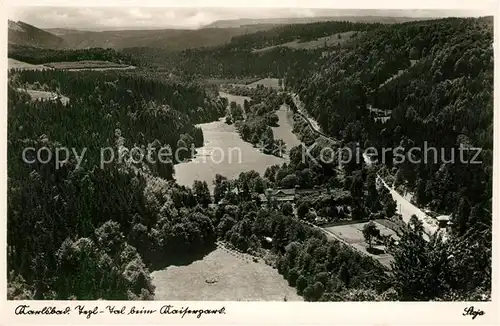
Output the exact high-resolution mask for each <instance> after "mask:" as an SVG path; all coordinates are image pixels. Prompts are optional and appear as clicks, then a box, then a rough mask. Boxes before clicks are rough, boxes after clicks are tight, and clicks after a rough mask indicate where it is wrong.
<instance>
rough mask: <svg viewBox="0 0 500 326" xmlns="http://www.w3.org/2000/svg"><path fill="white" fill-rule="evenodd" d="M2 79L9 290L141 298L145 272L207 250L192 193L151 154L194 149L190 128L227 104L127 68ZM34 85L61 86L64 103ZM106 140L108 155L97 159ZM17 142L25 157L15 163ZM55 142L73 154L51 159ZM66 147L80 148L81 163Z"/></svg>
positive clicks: (206, 223) (195, 132) (147, 285)
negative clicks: (148, 155)
mask: <svg viewBox="0 0 500 326" xmlns="http://www.w3.org/2000/svg"><path fill="white" fill-rule="evenodd" d="M10 77H11V78H10V83H9V99H8V100H9V103H8V107H9V121H8V155H9V157H8V175H9V180H8V198H9V203H8V216H9V220H8V236H7V238H8V244H9V245H8V264H9V270H10V271H9V272H10V274H9V284H10V286H11V288H10V289H9V293H10V294H9V297H12V298H35V299H68V298H70V297H76V298H78V299H98V298H103V299H134V298H140V299H150V298H152V295H153V293H154V289H153V288H152V285H151V280H150V277H149V272H148V267H150V266H154V264H168V263H169V261H171V260H175V259H177V258H179V257H178V253H179V252H183V253H185V254H186V255H188V254H189V253H196V252H197V251H203V250H207V248H210V246H211V245H213V242H214V239H215V238H214V237H215V233H214V231H213V227H212V224H211V221H210V219H209V218H208V217H207V216H206V215H205V213H204V212H203V213H202V212H200V211H196V210H194V208H195V206H196V205H197V202H196V200H195V197H194V196H193V194H192V192H191V190H190V189H186V188H182V187H178V186H177V185H176V184H175V183H173V181H172V180H173V178H174V170H173V163H175V157H174V158H170V159H169V160H166V161H165V162H161V161H160V160H159V158H158V157H156V156H154V155H155V154H158V151H159V149H160V148H171V149H174V150H175V149H176V148H177V147H180V146H183V147H184V146H189V145H190V144H186V143H187V142H191V143H193V144H194V146H196V147H198V146H200V145H201V144H203V134H202V133H201V130H199V129H197V128H195V127H194V126H193V125H194V123H197V122H202V121H211V120H213V119H216V118H218V117H219V116H220V115H222V114H223V112H224V110H225V105H226V103H224V102H223V101H220V100H219V99H217V98H212V97H210V96H208V95H207V93H206V92H205V91H204V89H203V88H199V87H198V86H196V85H188V84H186V85H184V84H176V83H171V82H169V81H168V80H157V79H147V78H144V77H140V76H135V75H132V74H121V73H120V74H115V73H102V72H77V73H70V72H61V71H22V72H12V73H11V76H10ZM34 83H40V84H43V85H45V84H47V85H49V86H50V87H53V89H54V90H55V89H58V90H60V92H61V93H63V94H65V95H66V96H68V97H69V98H70V103H69V104H68V105H67V106H64V105H63V104H62V103H61V102H59V101H44V102H40V101H35V102H33V101H31V100H30V98H29V97H28V95H27V94H26V93H24V91H23V89H24V88H28V89H29V85H30V84H34ZM106 147H109V148H112V149H113V152H114V154H115V155H116V157H115V159H114V160H110V162H109V163H107V164H105V165H104V166H102V165H101V163H102V160H101V156H100V155H101V152H100V150H101V148H106ZM136 147H137V148H142V149H143V150H144V151H146V150H149V149H151V150H152V152H153V158H154V161H153V162H149V161H147V160H141V159H140V157H139V158H138V157H136V156H137V154H136V153H134V152H133V151H132V150H131V149H132V148H136ZM26 148H32V149H33V151H28V152H27V153H26V155H27V157H26V159H27V160H28V162H33V163H30V164H28V163H27V162H24V161H23V159H22V157H23V156H22V155H23V150H24V149H26ZM58 148H68V149H69V150H70V157H68V159H67V160H65V158H66V157H65V156H61V157H60V160H61V161H63V162H57V161H56V159H57V157H56V154H57V153H58V152H57V149H58ZM40 149H42V150H41V151H38V150H40ZM73 149H74V150H75V151H76V152H75V155H77V154H76V153H78V155H84V154H85V155H84V159H83V160H82V162H80V163H78V161H77V157H76V156H75V155H72V154H71V150H73ZM84 149H85V150H86V152H83V151H84ZM129 149H130V150H129ZM37 153H39V159H38V160H36V159H35V154H37ZM32 159H33V160H32ZM42 162H47V163H42ZM101 167H102V168H101ZM169 180H170V181H169ZM26 234H30V235H31V236H29V237H26V236H22V235H26ZM166 257H167V258H166ZM181 258H182V257H181Z"/></svg>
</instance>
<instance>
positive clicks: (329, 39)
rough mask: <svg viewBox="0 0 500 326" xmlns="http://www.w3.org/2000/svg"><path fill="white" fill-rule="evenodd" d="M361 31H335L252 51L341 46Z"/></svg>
mask: <svg viewBox="0 0 500 326" xmlns="http://www.w3.org/2000/svg"><path fill="white" fill-rule="evenodd" d="M362 34H363V32H360V31H349V32H344V33H337V34H333V35H328V36H323V37H319V38H317V39H315V40H312V41H306V42H301V41H300V40H294V41H291V42H287V43H282V44H278V45H272V46H268V47H265V48H262V49H257V50H253V52H265V51H269V50H272V49H274V48H278V47H287V48H291V49H303V50H315V49H321V48H329V47H335V46H339V45H340V46H342V45H344V44H347V43H348V42H350V41H354V40H356V39H358V38H359V36H360V35H362Z"/></svg>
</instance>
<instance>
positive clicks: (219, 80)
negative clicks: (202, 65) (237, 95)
mask: <svg viewBox="0 0 500 326" xmlns="http://www.w3.org/2000/svg"><path fill="white" fill-rule="evenodd" d="M258 80H260V78H254V77H248V78H244V77H243V78H232V79H227V78H207V79H206V80H205V81H206V83H207V84H214V85H221V84H231V85H238V86H246V85H248V84H251V83H253V82H255V81H258Z"/></svg>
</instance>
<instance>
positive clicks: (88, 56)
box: [8, 44, 136, 65]
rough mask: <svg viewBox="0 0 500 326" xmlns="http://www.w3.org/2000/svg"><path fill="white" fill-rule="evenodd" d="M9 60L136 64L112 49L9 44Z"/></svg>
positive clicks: (129, 57) (36, 62)
mask: <svg viewBox="0 0 500 326" xmlns="http://www.w3.org/2000/svg"><path fill="white" fill-rule="evenodd" d="M8 50H9V52H8V56H9V58H12V59H16V60H19V61H23V62H27V63H32V64H41V63H49V62H66V61H82V60H101V61H111V62H115V63H124V64H132V65H133V64H135V63H136V62H135V61H134V60H133V59H132V58H131V56H130V55H127V54H125V53H123V52H118V51H115V50H113V49H103V48H90V49H83V50H64V49H41V48H37V47H31V46H20V45H15V44H9V48H8Z"/></svg>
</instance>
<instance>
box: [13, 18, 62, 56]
mask: <svg viewBox="0 0 500 326" xmlns="http://www.w3.org/2000/svg"><path fill="white" fill-rule="evenodd" d="M8 29H9V39H8V40H9V43H11V44H16V45H24V46H34V47H39V48H54V49H59V48H64V47H65V46H66V44H65V41H64V40H63V39H62V38H60V37H58V36H56V35H54V34H52V33H49V32H47V31H44V30H42V29H39V28H37V27H35V26H32V25H29V24H26V23H24V22H21V21H18V22H14V21H12V20H9V25H8Z"/></svg>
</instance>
